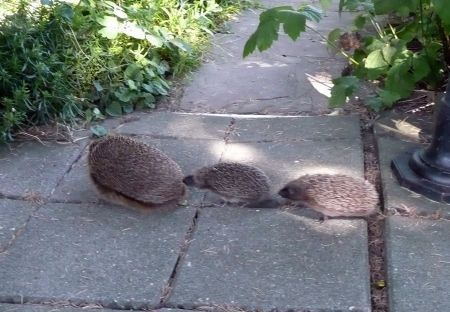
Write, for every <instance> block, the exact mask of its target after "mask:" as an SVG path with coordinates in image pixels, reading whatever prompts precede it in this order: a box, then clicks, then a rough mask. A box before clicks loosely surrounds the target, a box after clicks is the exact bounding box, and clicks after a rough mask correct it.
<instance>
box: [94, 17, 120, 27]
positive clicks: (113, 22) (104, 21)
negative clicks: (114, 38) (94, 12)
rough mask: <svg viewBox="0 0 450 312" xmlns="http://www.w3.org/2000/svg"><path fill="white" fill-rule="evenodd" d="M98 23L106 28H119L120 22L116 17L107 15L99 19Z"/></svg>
mask: <svg viewBox="0 0 450 312" xmlns="http://www.w3.org/2000/svg"><path fill="white" fill-rule="evenodd" d="M97 23H99V24H100V25H102V26H105V27H112V28H119V27H120V24H121V23H120V22H119V21H118V20H117V17H115V16H109V15H105V16H103V17H98V18H97Z"/></svg>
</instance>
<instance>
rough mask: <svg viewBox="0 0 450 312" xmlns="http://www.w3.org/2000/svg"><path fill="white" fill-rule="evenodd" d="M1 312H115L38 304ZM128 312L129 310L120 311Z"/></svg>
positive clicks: (5, 305) (1, 307)
mask: <svg viewBox="0 0 450 312" xmlns="http://www.w3.org/2000/svg"><path fill="white" fill-rule="evenodd" d="M0 311H1V312H86V311H87V312H114V311H116V312H117V310H111V309H101V308H92V309H90V308H86V307H82V308H75V307H64V306H57V305H38V304H8V303H0ZM122 311H129V310H122ZM152 311H154V312H189V310H180V309H169V308H167V309H158V310H152Z"/></svg>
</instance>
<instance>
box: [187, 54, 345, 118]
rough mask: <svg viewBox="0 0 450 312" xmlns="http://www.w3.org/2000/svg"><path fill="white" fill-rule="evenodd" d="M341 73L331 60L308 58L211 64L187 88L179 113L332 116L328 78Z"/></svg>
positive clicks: (206, 65)
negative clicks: (330, 114) (312, 114)
mask: <svg viewBox="0 0 450 312" xmlns="http://www.w3.org/2000/svg"><path fill="white" fill-rule="evenodd" d="M341 68H342V66H341V65H337V63H336V61H333V60H328V59H321V60H319V61H313V60H307V59H305V60H304V61H303V62H301V63H298V64H287V63H283V62H275V63H274V64H269V63H267V62H261V61H251V60H249V61H243V62H239V63H230V64H227V65H226V66H224V65H222V64H216V63H212V62H210V63H207V64H204V65H203V66H202V67H201V68H200V69H199V71H198V72H196V73H195V78H194V80H193V81H192V82H190V83H189V84H188V85H187V86H186V88H185V91H184V94H185V95H184V96H183V98H182V99H181V102H180V106H179V109H180V110H182V111H189V112H212V113H261V114H275V113H283V114H298V113H308V114H309V113H314V114H317V113H326V112H329V111H330V110H329V108H328V97H327V96H328V95H329V89H330V84H329V82H330V78H331V76H333V75H338V74H339V73H340V70H341ZM330 73H332V74H330ZM230 77H232V79H230ZM324 77H325V78H324ZM243 81H245V83H243Z"/></svg>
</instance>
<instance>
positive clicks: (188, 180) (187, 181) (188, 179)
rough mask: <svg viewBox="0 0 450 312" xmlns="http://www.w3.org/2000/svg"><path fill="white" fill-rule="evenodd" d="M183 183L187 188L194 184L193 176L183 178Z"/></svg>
mask: <svg viewBox="0 0 450 312" xmlns="http://www.w3.org/2000/svg"><path fill="white" fill-rule="evenodd" d="M183 183H184V184H186V185H187V186H193V185H194V184H195V181H194V176H192V175H188V176H185V177H184V179H183Z"/></svg>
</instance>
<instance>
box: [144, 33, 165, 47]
mask: <svg viewBox="0 0 450 312" xmlns="http://www.w3.org/2000/svg"><path fill="white" fill-rule="evenodd" d="M145 39H147V41H148V42H150V44H151V45H153V46H155V47H156V48H160V47H162V46H163V43H164V41H163V39H162V38H161V37H158V36H155V35H152V34H146V35H145Z"/></svg>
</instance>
